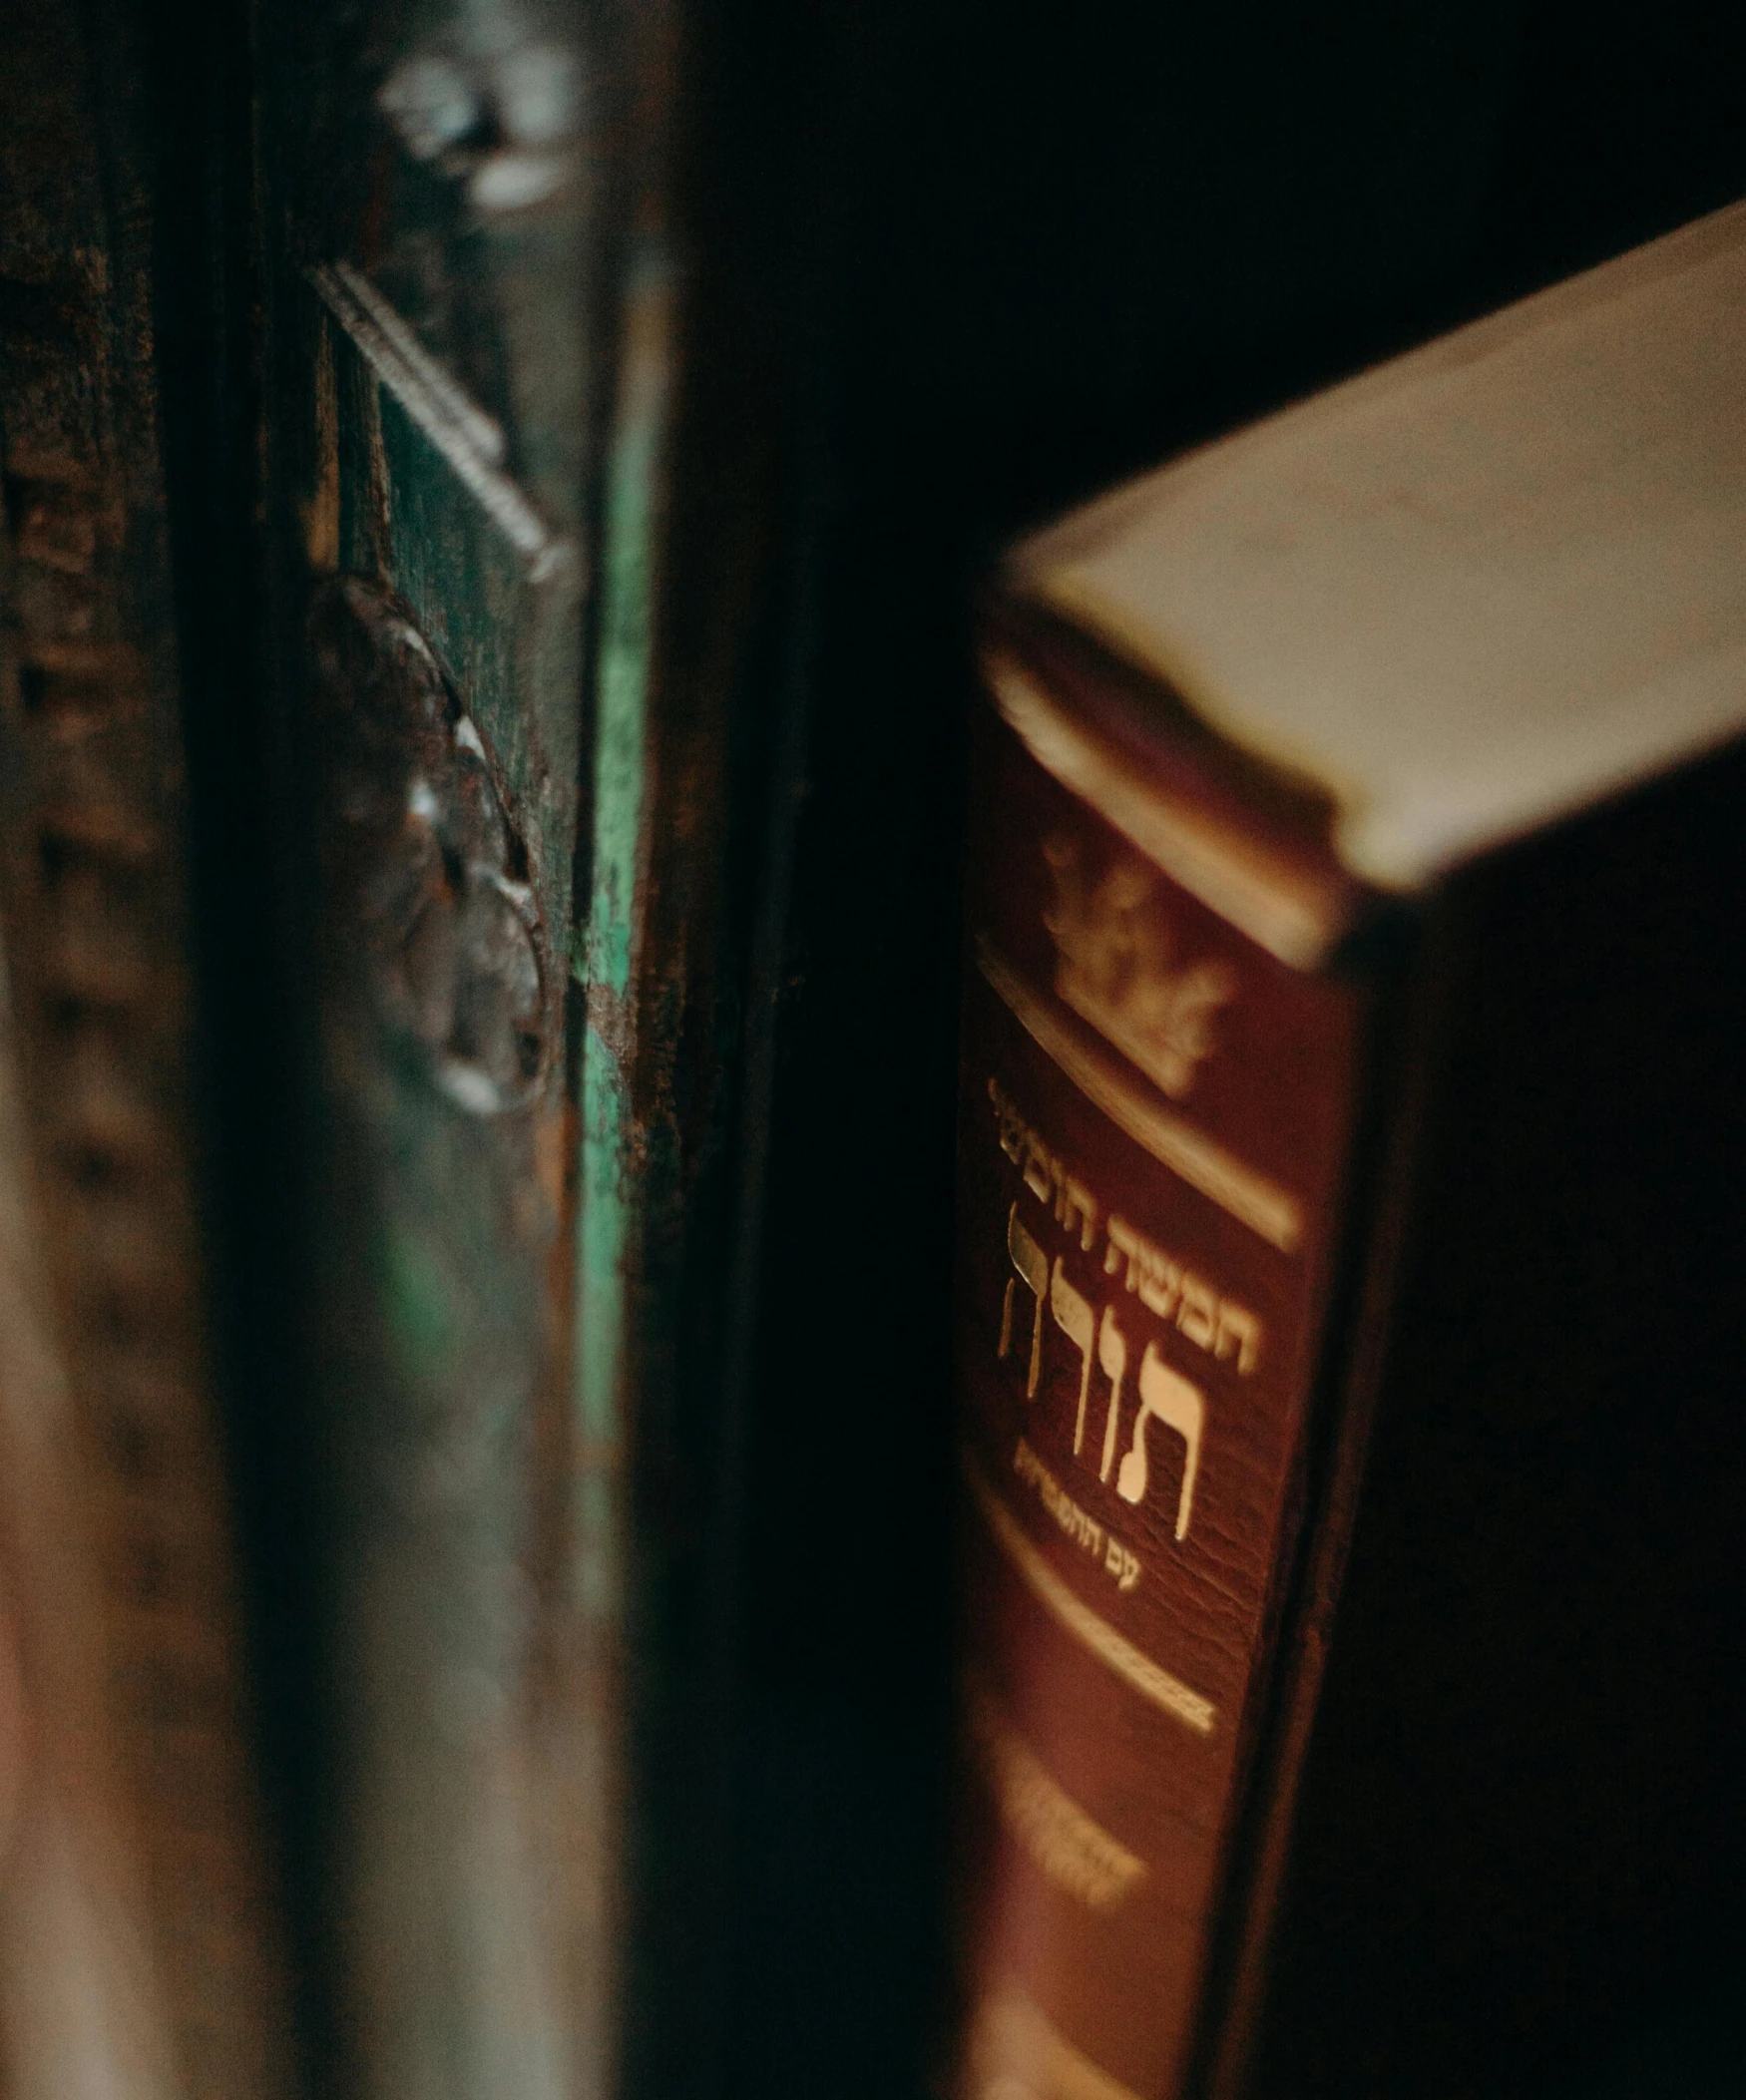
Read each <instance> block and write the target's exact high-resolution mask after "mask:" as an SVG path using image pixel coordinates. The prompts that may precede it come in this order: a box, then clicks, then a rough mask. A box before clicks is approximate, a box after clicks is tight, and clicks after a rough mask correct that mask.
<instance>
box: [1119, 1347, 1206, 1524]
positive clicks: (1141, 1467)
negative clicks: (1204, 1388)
mask: <svg viewBox="0 0 1746 2100" xmlns="http://www.w3.org/2000/svg"><path fill="white" fill-rule="evenodd" d="M1154 1419H1155V1420H1156V1421H1158V1422H1161V1423H1162V1424H1163V1425H1164V1427H1165V1428H1166V1429H1171V1430H1174V1431H1175V1433H1176V1435H1177V1436H1178V1437H1180V1438H1181V1440H1182V1443H1183V1445H1184V1447H1185V1453H1186V1455H1185V1457H1184V1459H1183V1461H1182V1491H1181V1494H1180V1495H1179V1496H1178V1497H1177V1500H1176V1536H1177V1537H1178V1538H1185V1537H1186V1536H1187V1535H1188V1516H1189V1511H1190V1510H1191V1509H1192V1507H1193V1504H1194V1475H1195V1473H1196V1472H1198V1470H1200V1436H1201V1431H1202V1429H1203V1427H1204V1425H1205V1420H1206V1410H1205V1406H1204V1404H1203V1402H1202V1401H1201V1398H1200V1392H1199V1389H1198V1388H1197V1387H1195V1386H1191V1385H1190V1384H1189V1383H1188V1381H1187V1380H1186V1379H1185V1378H1182V1377H1181V1376H1179V1374H1178V1373H1176V1372H1174V1371H1172V1370H1171V1369H1170V1367H1169V1366H1168V1365H1167V1364H1166V1363H1165V1362H1164V1360H1163V1359H1162V1357H1160V1356H1159V1355H1158V1353H1157V1347H1156V1345H1155V1344H1154V1343H1151V1342H1148V1343H1147V1344H1146V1345H1145V1356H1144V1358H1143V1359H1142V1360H1141V1363H1140V1367H1139V1413H1138V1415H1137V1416H1136V1417H1135V1418H1134V1424H1133V1444H1132V1446H1131V1448H1130V1449H1129V1451H1128V1454H1127V1456H1126V1458H1124V1459H1123V1460H1122V1462H1121V1470H1120V1471H1119V1472H1118V1473H1117V1474H1116V1476H1115V1492H1116V1493H1117V1494H1118V1495H1120V1497H1121V1498H1122V1500H1123V1501H1125V1502H1139V1501H1143V1500H1144V1499H1145V1490H1146V1484H1147V1481H1148V1479H1149V1477H1150V1469H1149V1467H1148V1465H1147V1460H1146V1448H1145V1428H1146V1424H1147V1423H1148V1422H1151V1421H1153V1420H1154Z"/></svg>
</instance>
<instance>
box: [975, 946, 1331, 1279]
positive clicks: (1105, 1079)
mask: <svg viewBox="0 0 1746 2100" xmlns="http://www.w3.org/2000/svg"><path fill="white" fill-rule="evenodd" d="M976 967H977V968H978V969H979V970H980V971H981V972H982V974H983V976H984V977H985V978H987V980H988V982H989V984H990V986H991V987H992V988H993V990H994V991H995V993H996V994H997V996H998V997H999V998H1000V999H1001V1000H1002V1001H1003V1002H1004V1003H1005V1004H1006V1005H1007V1006H1008V1007H1009V1008H1010V1009H1011V1010H1012V1013H1013V1016H1014V1019H1015V1020H1016V1021H1018V1023H1019V1025H1020V1026H1021V1027H1022V1028H1023V1029H1024V1030H1025V1031H1026V1033H1027V1034H1028V1035H1029V1036H1031V1037H1032V1038H1033V1040H1034V1041H1035V1042H1036V1043H1037V1044H1038V1045H1039V1046H1040V1047H1041V1048H1042V1049H1043V1050H1047V1051H1048V1053H1049V1055H1050V1056H1051V1057H1053V1058H1054V1059H1055V1061H1056V1063H1057V1064H1059V1065H1060V1066H1061V1068H1062V1070H1063V1071H1064V1072H1066V1073H1067V1075H1068V1077H1069V1078H1070V1079H1071V1080H1072V1081H1073V1082H1074V1084H1075V1085H1076V1086H1077V1087H1078V1088H1079V1089H1080V1091H1081V1092H1082V1093H1083V1094H1084V1095H1085V1096H1086V1098H1087V1099H1088V1100H1089V1101H1091V1102H1092V1103H1093V1104H1094V1105H1095V1106H1096V1107H1098V1108H1101V1109H1102V1111H1103V1113H1104V1114H1105V1115H1106V1116H1107V1117H1108V1118H1109V1120H1110V1121H1111V1122H1112V1123H1114V1124H1115V1126H1116V1127H1117V1128H1118V1129H1120V1130H1124V1131H1125V1132H1126V1133H1127V1135H1128V1136H1129V1137H1131V1138H1132V1139H1133V1141H1134V1143H1135V1144H1138V1145H1143V1146H1144V1147H1145V1149H1146V1150H1147V1151H1148V1152H1149V1153H1150V1154H1151V1155H1152V1157H1153V1158H1154V1159H1156V1160H1157V1161H1158V1162H1159V1163H1160V1164H1161V1165H1163V1166H1167V1167H1168V1168H1169V1169H1170V1171H1171V1173H1173V1174H1176V1175H1178V1176H1179V1177H1180V1178H1181V1179H1182V1180H1184V1181H1186V1182H1187V1183H1188V1184H1189V1186H1190V1187H1191V1188H1197V1189H1199V1191H1200V1193H1201V1194H1202V1195H1203V1196H1210V1197H1211V1198H1212V1200H1213V1202H1215V1203H1216V1204H1217V1205H1218V1206H1219V1208H1220V1209H1221V1210H1227V1211H1229V1213H1230V1214H1231V1216H1232V1217H1233V1218H1237V1219H1239V1220H1240V1221H1241V1222H1242V1223H1243V1224H1245V1225H1247V1226H1248V1227H1249V1229H1250V1230H1251V1231H1252V1232H1257V1233H1259V1234H1260V1236H1261V1237H1262V1239H1264V1240H1266V1241H1268V1242H1269V1244H1270V1245H1272V1246H1275V1247H1277V1248H1278V1249H1279V1250H1280V1252H1281V1253H1282V1254H1290V1253H1292V1252H1293V1251H1294V1250H1295V1249H1296V1246H1297V1243H1298V1241H1299V1240H1300V1239H1301V1238H1302V1236H1303V1211H1302V1208H1301V1206H1300V1205H1299V1203H1298V1200H1297V1198H1296V1197H1295V1196H1294V1195H1292V1194H1291V1192H1290V1190H1289V1189H1283V1188H1281V1187H1280V1186H1279V1184H1278V1183H1277V1182H1276V1181H1269V1180H1268V1179H1267V1177H1266V1176H1265V1175H1264V1174H1258V1173H1257V1172H1256V1171H1255V1169H1254V1168H1253V1167H1250V1166H1245V1165H1244V1164H1243V1162H1242V1161H1241V1160H1240V1159H1238V1158H1236V1157H1235V1156H1234V1155H1233V1154H1232V1153H1230V1152H1227V1151H1226V1150H1225V1148H1224V1146H1223V1145H1221V1144H1219V1143H1217V1142H1216V1141H1215V1140H1214V1139H1212V1138H1210V1137H1208V1136H1207V1135H1206V1133H1205V1132H1204V1131H1203V1130H1197V1129H1196V1128H1195V1127H1194V1125H1193V1124H1192V1123H1189V1122H1184V1121H1183V1119H1182V1118H1181V1117H1180V1116H1179V1115H1171V1114H1170V1113H1169V1112H1168V1110H1166V1109H1163V1108H1155V1107H1153V1105H1152V1104H1151V1102H1150V1101H1148V1100H1147V1099H1146V1098H1145V1097H1144V1096H1143V1095H1142V1094H1141V1093H1140V1092H1139V1090H1138V1089H1137V1087H1135V1086H1134V1085H1133V1084H1132V1083H1131V1082H1130V1081H1129V1080H1127V1079H1124V1078H1123V1077H1122V1076H1121V1075H1120V1073H1119V1072H1117V1071H1115V1070H1114V1069H1113V1068H1112V1067H1111V1066H1110V1065H1109V1064H1108V1063H1107V1062H1106V1061H1105V1060H1104V1059H1103V1058H1102V1057H1100V1056H1098V1055H1097V1053H1096V1052H1095V1051H1094V1050H1090V1049H1088V1048H1087V1046H1086V1045H1084V1044H1083V1043H1081V1042H1080V1040H1079V1038H1078V1037H1077V1036H1076V1035H1075V1034H1074V1032H1073V1030H1072V1029H1071V1028H1070V1027H1069V1025H1068V1024H1067V1023H1066V1022H1064V1021H1062V1020H1061V1019H1060V1018H1059V1017H1058V1016H1057V1015H1056V1014H1055V1013H1054V1012H1053V1011H1052V1010H1051V1009H1050V1007H1049V1006H1048V1004H1047V1003H1046V1002H1045V1001H1044V1000H1043V999H1042V998H1040V997H1039V995H1038V994H1037V993H1035V992H1034V991H1033V990H1032V989H1031V987H1030V986H1029V985H1028V984H1027V983H1026V982H1025V980H1024V979H1023V978H1022V977H1021V976H1020V975H1019V973H1018V972H1017V971H1016V970H1015V969H1014V968H1013V966H1012V964H1011V963H1009V962H1008V961H1007V959H1006V957H1005V956H1003V955H1002V954H1001V952H1000V951H999V949H997V948H996V947H995V946H994V944H993V943H992V942H991V941H990V940H989V939H988V938H987V936H986V935H983V934H978V935H977V937H976Z"/></svg>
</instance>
